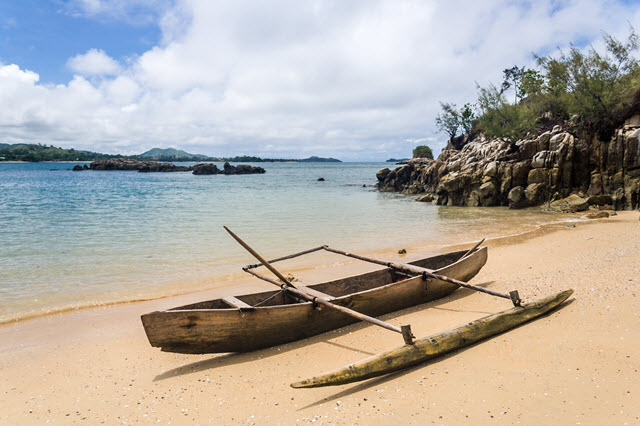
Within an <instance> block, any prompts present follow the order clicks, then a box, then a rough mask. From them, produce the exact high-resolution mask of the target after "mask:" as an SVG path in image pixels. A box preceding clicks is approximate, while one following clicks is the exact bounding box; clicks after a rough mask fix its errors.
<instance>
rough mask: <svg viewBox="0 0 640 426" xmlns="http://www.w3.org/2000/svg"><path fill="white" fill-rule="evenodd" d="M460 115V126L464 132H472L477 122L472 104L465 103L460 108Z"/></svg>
mask: <svg viewBox="0 0 640 426" xmlns="http://www.w3.org/2000/svg"><path fill="white" fill-rule="evenodd" d="M458 116H459V117H460V126H461V127H462V129H463V130H464V132H465V133H471V129H473V125H474V124H475V122H476V114H475V113H474V112H473V108H472V106H471V104H469V103H466V104H464V106H463V107H462V108H460V111H459V113H458Z"/></svg>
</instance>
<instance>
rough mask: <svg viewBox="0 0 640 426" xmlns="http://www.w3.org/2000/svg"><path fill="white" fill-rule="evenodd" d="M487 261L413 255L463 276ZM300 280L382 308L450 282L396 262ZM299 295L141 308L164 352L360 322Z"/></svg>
mask: <svg viewBox="0 0 640 426" xmlns="http://www.w3.org/2000/svg"><path fill="white" fill-rule="evenodd" d="M486 261H487V248H486V247H482V248H476V249H474V250H473V252H471V253H469V252H467V251H464V250H462V251H455V252H450V253H444V254H440V255H437V256H433V257H429V258H425V259H420V260H417V261H414V262H411V264H412V265H415V266H420V267H423V268H428V269H431V270H433V271H434V273H437V274H439V275H443V276H446V277H450V278H454V279H457V280H460V281H465V282H466V281H468V280H470V279H471V278H473V277H474V276H475V275H476V274H477V273H478V272H479V271H480V269H481V268H482V267H483V266H484V264H485V263H486ZM297 287H298V288H299V289H300V288H303V289H304V290H305V291H306V292H308V293H310V294H314V292H315V293H316V294H317V295H318V296H319V297H323V298H325V299H327V300H330V301H331V302H332V303H333V304H336V305H340V306H345V307H348V308H350V309H353V310H355V311H358V312H360V313H363V314H366V315H370V316H379V315H383V314H386V313H389V312H394V311H397V310H400V309H404V308H408V307H411V306H415V305H419V304H421V303H426V302H429V301H432V300H435V299H439V298H441V297H444V296H447V295H449V294H451V293H452V292H453V291H455V290H456V289H457V288H459V287H458V286H457V285H455V284H451V283H448V282H444V281H440V280H438V279H433V278H428V277H425V276H424V275H417V276H410V275H408V274H404V273H401V272H399V271H397V270H395V269H393V268H384V269H381V270H378V271H374V272H369V273H365V274H360V275H355V276H351V277H347V278H342V279H338V280H334V281H330V282H324V283H319V284H314V285H309V286H307V287H301V286H297ZM318 308H319V307H318V306H317V305H314V303H312V302H308V301H300V300H299V299H297V298H295V297H292V296H291V295H290V294H287V293H286V292H283V291H281V290H274V291H266V292H261V293H252V294H244V295H240V296H235V297H232V296H227V297H222V298H220V299H215V300H208V301H204V302H199V303H194V304H190V305H184V306H178V307H176V308H172V309H168V310H165V311H156V312H151V313H148V314H145V315H142V317H141V319H142V324H143V326H144V330H145V332H146V334H147V338H148V339H149V343H150V344H151V346H153V347H159V348H161V349H162V350H163V351H165V352H177V353H190V354H203V353H222V352H247V351H253V350H257V349H262V348H266V347H270V346H275V345H279V344H283V343H288V342H293V341H296V340H300V339H304V338H307V337H310V336H314V335H316V334H320V333H324V332H326V331H330V330H333V329H336V328H339V327H342V326H345V325H348V324H352V323H354V322H357V321H358V320H357V319H354V318H352V317H350V316H347V315H345V314H343V313H341V312H338V311H335V310H331V309H326V308H321V309H318Z"/></svg>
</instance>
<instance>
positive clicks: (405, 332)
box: [223, 226, 414, 344]
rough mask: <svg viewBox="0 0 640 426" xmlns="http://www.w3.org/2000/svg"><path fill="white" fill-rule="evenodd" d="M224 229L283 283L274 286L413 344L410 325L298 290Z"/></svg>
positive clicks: (235, 236)
mask: <svg viewBox="0 0 640 426" xmlns="http://www.w3.org/2000/svg"><path fill="white" fill-rule="evenodd" d="M223 228H224V229H225V230H226V231H227V232H228V233H229V235H231V236H232V237H233V239H234V240H236V241H237V242H238V243H239V244H240V245H241V246H242V247H244V248H245V249H246V250H247V251H248V252H249V253H251V254H252V255H253V257H255V258H256V259H258V261H259V262H260V263H262V264H263V265H264V266H265V267H266V268H267V269H268V270H270V271H271V272H273V274H274V275H275V276H276V277H278V279H279V280H280V281H282V284H279V283H277V282H274V281H270V280H267V281H268V282H271V283H272V284H276V285H279V286H280V288H282V290H284V291H288V292H290V293H292V294H295V295H296V296H299V297H301V298H303V299H305V300H308V301H309V302H313V303H317V304H319V305H322V306H326V307H327V308H330V309H334V310H336V311H339V312H342V313H343V314H346V315H350V316H352V317H354V318H357V319H359V320H361V321H366V322H369V323H371V324H375V325H377V326H379V327H382V328H386V329H387V330H391V331H395V332H396V333H400V334H402V337H403V338H404V342H405V343H406V344H411V343H412V342H413V337H414V336H413V335H412V334H411V326H409V325H406V326H404V325H403V326H402V327H396V326H395V325H391V324H388V323H386V322H384V321H380V320H379V319H377V318H373V317H370V316H368V315H365V314H361V313H360V312H357V311H354V310H353V309H349V308H346V307H344V306H340V305H336V304H333V303H331V302H329V301H328V300H326V299H324V298H322V297H317V296H312V295H310V294H307V293H305V292H304V291H302V290H299V289H298V288H296V287H295V286H293V285H292V284H291V283H290V282H289V281H288V280H287V279H286V278H285V277H284V275H282V274H281V273H280V272H278V270H277V269H276V268H274V267H273V266H271V264H270V263H269V262H267V261H266V260H265V259H264V258H263V257H262V256H260V255H259V254H258V252H256V251H255V250H254V249H252V248H251V247H250V246H249V245H248V244H247V243H245V242H244V241H242V240H241V239H240V237H238V236H237V235H236V234H234V233H233V232H232V231H231V230H230V229H229V228H227V227H226V226H223ZM245 270H246V271H247V272H249V273H252V274H253V275H256V276H258V277H259V275H258V274H256V273H255V272H253V271H250V270H249V269H245ZM263 279H264V278H263Z"/></svg>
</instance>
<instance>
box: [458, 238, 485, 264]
mask: <svg viewBox="0 0 640 426" xmlns="http://www.w3.org/2000/svg"><path fill="white" fill-rule="evenodd" d="M484 240H486V238H483V239H482V240H480V242H479V243H478V244H476V245H475V246H473V247H472V248H471V250H469V251H468V252H466V253H465V254H464V255H462V257H461V258H460V259H458V260H462V259H464V258H465V257H467V256H469V255H470V254H471V253H473V252H474V251H476V249H477V248H478V247H480V244H482V243H484Z"/></svg>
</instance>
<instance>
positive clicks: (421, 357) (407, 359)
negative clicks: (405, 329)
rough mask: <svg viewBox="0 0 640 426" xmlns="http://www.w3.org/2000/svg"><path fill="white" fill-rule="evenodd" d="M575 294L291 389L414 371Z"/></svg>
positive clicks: (489, 318)
mask: <svg viewBox="0 0 640 426" xmlns="http://www.w3.org/2000/svg"><path fill="white" fill-rule="evenodd" d="M572 294H573V290H565V291H561V292H559V293H556V294H553V295H551V296H548V297H545V298H543V299H539V300H536V301H534V302H530V303H524V304H522V305H521V306H516V307H514V308H511V309H508V310H506V311H502V312H498V313H495V314H492V315H488V316H486V317H482V318H480V319H477V320H475V321H471V322H470V323H468V324H465V325H463V326H461V327H458V328H454V329H452V330H448V331H444V332H442V333H437V334H434V335H431V336H428V337H423V338H421V339H418V340H416V341H415V342H413V343H412V344H410V345H404V346H400V347H397V348H395V349H392V350H390V351H386V352H383V353H380V354H377V355H373V356H371V357H369V358H366V359H364V360H362V361H359V362H356V363H354V364H350V365H347V366H346V367H343V368H339V369H337V370H334V371H331V372H328V373H325V374H322V375H320V376H316V377H312V378H310V379H305V380H301V381H299V382H296V383H292V384H291V387H293V388H316V387H322V386H337V385H344V384H347V383H353V382H359V381H362V380H367V379H371V378H373V377H378V376H382V375H384V374H389V373H393V372H395V371H399V370H402V369H405V368H408V367H412V366H414V365H417V364H420V363H422V362H424V361H427V360H429V359H432V358H436V357H438V356H441V355H444V354H446V353H449V352H451V351H454V350H457V349H460V348H463V347H465V346H469V345H471V344H473V343H476V342H478V341H480V340H482V339H486V338H488V337H491V336H494V335H496V334H499V333H502V332H505V331H507V330H510V329H512V328H515V327H517V326H519V325H521V324H524V323H525V322H527V321H531V320H532V319H534V318H537V317H539V316H541V315H544V314H546V313H547V312H549V311H551V310H552V309H554V308H556V307H557V306H559V305H560V304H562V303H563V302H564V301H565V300H567V299H568V298H569V296H571V295H572Z"/></svg>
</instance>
